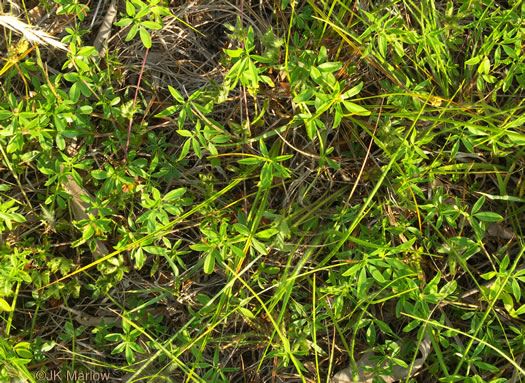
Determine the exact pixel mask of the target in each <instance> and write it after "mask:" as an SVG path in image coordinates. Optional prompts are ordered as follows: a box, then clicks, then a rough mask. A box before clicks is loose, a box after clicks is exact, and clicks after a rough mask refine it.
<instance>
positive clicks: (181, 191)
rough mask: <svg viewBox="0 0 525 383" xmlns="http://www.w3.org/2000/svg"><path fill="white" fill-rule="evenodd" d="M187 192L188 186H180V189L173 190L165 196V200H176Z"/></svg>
mask: <svg viewBox="0 0 525 383" xmlns="http://www.w3.org/2000/svg"><path fill="white" fill-rule="evenodd" d="M185 192H186V188H178V189H175V190H172V191H170V192H169V193H168V194H166V195H165V196H164V198H163V200H164V201H168V202H169V201H174V200H176V199H179V198H180V197H182V196H183V195H184V193H185Z"/></svg>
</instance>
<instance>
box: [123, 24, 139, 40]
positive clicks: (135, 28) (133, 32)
mask: <svg viewBox="0 0 525 383" xmlns="http://www.w3.org/2000/svg"><path fill="white" fill-rule="evenodd" d="M138 31H139V26H138V25H137V24H135V25H133V26H132V27H131V28H130V29H129V32H128V35H127V36H126V38H125V39H124V41H130V40H133V38H134V37H135V36H136V35H137V32H138Z"/></svg>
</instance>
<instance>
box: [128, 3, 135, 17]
mask: <svg viewBox="0 0 525 383" xmlns="http://www.w3.org/2000/svg"><path fill="white" fill-rule="evenodd" d="M126 13H127V15H128V16H130V17H133V16H135V7H134V6H133V4H131V2H130V1H126Z"/></svg>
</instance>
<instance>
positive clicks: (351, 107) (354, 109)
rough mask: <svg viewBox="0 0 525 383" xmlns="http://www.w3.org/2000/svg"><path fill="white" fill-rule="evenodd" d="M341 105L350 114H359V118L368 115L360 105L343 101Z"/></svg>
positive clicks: (368, 112)
mask: <svg viewBox="0 0 525 383" xmlns="http://www.w3.org/2000/svg"><path fill="white" fill-rule="evenodd" d="M343 105H344V107H345V108H346V110H348V111H349V112H350V113H352V114H359V115H361V116H368V115H369V114H370V111H368V110H367V109H365V108H363V107H362V106H361V105H357V104H354V103H353V102H350V101H343Z"/></svg>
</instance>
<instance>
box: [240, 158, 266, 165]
mask: <svg viewBox="0 0 525 383" xmlns="http://www.w3.org/2000/svg"><path fill="white" fill-rule="evenodd" d="M237 162H238V163H240V164H243V165H257V164H260V163H261V162H264V160H263V159H262V158H256V157H250V158H243V159H241V160H237Z"/></svg>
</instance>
